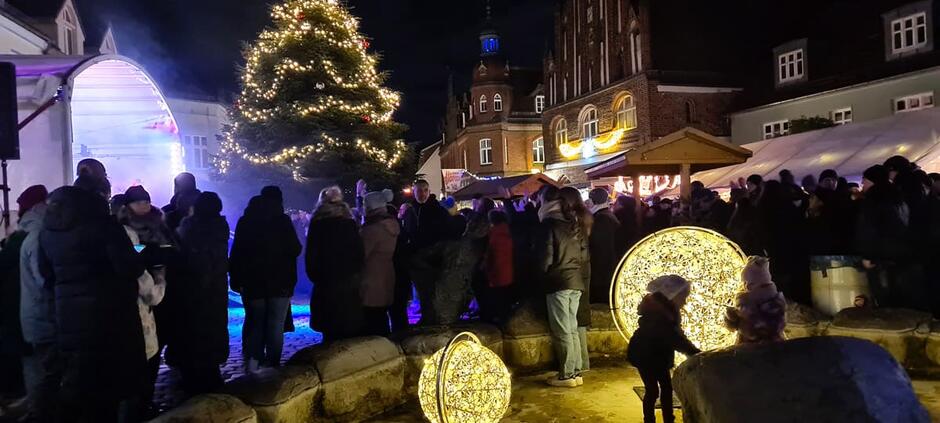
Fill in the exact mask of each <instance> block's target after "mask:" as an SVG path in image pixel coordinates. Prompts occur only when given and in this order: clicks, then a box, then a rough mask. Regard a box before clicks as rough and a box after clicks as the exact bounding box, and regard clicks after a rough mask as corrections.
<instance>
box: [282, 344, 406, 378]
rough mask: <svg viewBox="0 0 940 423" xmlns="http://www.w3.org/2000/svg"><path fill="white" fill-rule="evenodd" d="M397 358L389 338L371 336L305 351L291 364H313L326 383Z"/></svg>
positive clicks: (399, 352)
mask: <svg viewBox="0 0 940 423" xmlns="http://www.w3.org/2000/svg"><path fill="white" fill-rule="evenodd" d="M398 357H401V350H400V349H399V348H398V345H395V343H394V342H392V341H390V340H389V339H388V338H383V337H379V336H370V337H364V338H352V339H344V340H341V341H336V342H333V343H330V344H326V345H323V344H321V345H314V346H311V347H307V348H304V349H302V350H300V351H297V353H296V354H294V356H293V357H291V358H290V360H288V364H291V365H301V366H303V365H307V366H309V365H313V366H314V367H316V369H317V371H318V372H319V373H320V381H321V382H324V383H326V382H330V381H334V380H337V379H340V378H342V377H345V376H348V375H350V374H352V373H355V372H357V371H359V370H362V369H364V368H367V367H370V366H374V365H378V364H382V363H384V362H386V361H389V360H391V359H393V358H398Z"/></svg>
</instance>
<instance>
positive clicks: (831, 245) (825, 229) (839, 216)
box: [806, 188, 857, 255]
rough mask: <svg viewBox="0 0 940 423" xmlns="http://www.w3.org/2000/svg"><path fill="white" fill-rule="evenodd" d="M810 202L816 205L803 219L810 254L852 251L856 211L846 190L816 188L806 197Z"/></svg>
mask: <svg viewBox="0 0 940 423" xmlns="http://www.w3.org/2000/svg"><path fill="white" fill-rule="evenodd" d="M817 202H818V204H817ZM810 205H811V206H813V205H814V206H815V207H816V209H815V210H813V209H811V210H810V213H809V216H808V218H807V230H806V234H807V237H808V238H807V240H808V241H809V242H808V245H809V247H810V249H809V252H810V254H811V255H850V254H852V253H853V252H854V250H855V249H854V246H853V245H852V243H853V241H854V239H855V223H856V220H857V218H856V214H857V213H856V211H855V207H854V204H853V203H852V199H851V197H850V194H849V192H847V191H845V192H841V191H836V190H830V189H825V188H818V189H816V192H815V193H814V194H813V197H811V199H810Z"/></svg>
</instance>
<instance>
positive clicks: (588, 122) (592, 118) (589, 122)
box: [581, 107, 597, 139]
mask: <svg viewBox="0 0 940 423" xmlns="http://www.w3.org/2000/svg"><path fill="white" fill-rule="evenodd" d="M581 129H582V131H581V138H584V139H588V138H594V137H596V136H597V109H596V108H594V107H591V108H589V109H587V110H585V111H584V112H582V114H581Z"/></svg>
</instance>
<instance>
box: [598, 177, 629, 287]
mask: <svg viewBox="0 0 940 423" xmlns="http://www.w3.org/2000/svg"><path fill="white" fill-rule="evenodd" d="M589 197H590V199H591V203H592V204H593V206H592V208H591V212H592V213H593V214H594V228H593V229H592V230H591V238H590V252H591V287H590V290H589V291H590V293H591V298H590V300H591V303H592V304H607V303H608V302H609V301H610V283H611V279H613V276H614V271H615V270H616V267H617V264H619V263H620V258H621V257H622V256H623V253H624V251H623V247H622V246H621V245H618V242H617V241H618V238H619V237H618V233H619V232H620V221H619V220H617V217H616V216H614V213H613V212H611V211H610V207H609V203H610V194H608V193H607V190H606V189H604V188H595V189H593V190H591V193H590V194H589Z"/></svg>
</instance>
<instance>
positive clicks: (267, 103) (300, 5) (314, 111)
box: [214, 0, 407, 178]
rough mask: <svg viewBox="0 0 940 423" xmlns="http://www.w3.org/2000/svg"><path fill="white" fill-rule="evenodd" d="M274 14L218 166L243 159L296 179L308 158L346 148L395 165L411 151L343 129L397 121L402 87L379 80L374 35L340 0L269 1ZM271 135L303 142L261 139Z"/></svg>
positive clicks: (252, 52) (257, 46)
mask: <svg viewBox="0 0 940 423" xmlns="http://www.w3.org/2000/svg"><path fill="white" fill-rule="evenodd" d="M271 18H272V20H273V23H274V25H273V26H272V27H270V28H267V29H265V30H264V31H262V32H261V34H259V35H258V39H257V41H256V42H255V43H254V44H252V45H250V46H249V47H248V48H247V49H246V51H245V53H244V56H245V61H246V63H245V68H244V71H243V73H242V78H241V82H242V91H241V94H240V96H239V98H238V100H237V101H236V102H235V107H234V109H233V111H232V118H233V119H232V120H233V121H234V122H235V124H233V125H232V127H231V128H230V130H228V131H226V133H225V135H224V136H223V139H222V149H221V150H222V151H221V153H222V154H221V156H222V157H220V158H219V159H217V160H215V162H214V164H215V165H216V167H217V168H218V170H219V171H220V172H221V173H226V172H227V171H228V170H229V168H230V167H231V165H232V160H233V159H236V158H240V159H243V160H246V161H248V162H249V163H252V164H276V165H283V166H286V167H288V168H289V169H290V170H291V171H292V172H293V173H294V175H295V177H298V178H299V175H300V171H301V169H302V167H303V165H304V164H305V162H309V161H311V160H317V159H318V158H320V157H323V155H324V154H325V153H328V152H330V151H343V150H345V151H359V152H361V153H364V154H365V156H366V157H367V158H368V159H370V160H374V161H378V162H380V163H383V164H386V165H388V167H389V168H391V167H393V166H394V165H396V164H397V163H398V161H399V160H400V159H401V158H402V157H403V156H404V154H405V153H406V152H407V148H406V146H405V145H404V143H403V142H401V141H381V142H380V141H378V140H371V141H370V140H364V139H356V138H357V137H356V136H350V135H345V134H349V133H355V134H362V133H374V132H376V131H375V130H367V129H365V128H362V127H363V126H373V125H382V128H385V127H389V128H390V127H392V126H394V124H393V123H391V119H392V114H393V113H394V112H395V110H396V109H397V108H398V105H399V102H400V96H399V94H398V93H396V92H393V91H391V90H388V89H387V88H385V87H383V86H382V83H383V81H384V75H382V74H381V73H379V72H378V71H377V70H376V65H377V63H378V59H377V57H376V56H375V55H371V54H369V53H368V52H367V49H368V47H369V41H368V40H367V39H366V38H365V37H363V36H362V35H361V34H359V32H358V30H359V22H358V21H357V19H356V18H355V17H353V16H352V15H351V14H350V13H349V12H348V10H346V8H345V7H344V5H343V4H342V3H341V2H340V1H339V0H285V1H284V2H283V3H282V4H278V5H274V6H272V8H271ZM314 88H315V89H314ZM272 126H276V127H277V128H276V131H275V130H273V129H272ZM310 127H313V128H324V127H325V128H334V129H332V131H334V132H332V133H326V131H323V132H320V131H310V130H309V128H310ZM337 128H343V129H337ZM292 131H293V134H295V136H293V137H292V136H290V134H291V133H292ZM338 131H343V132H342V133H337V132H338ZM311 132H312V133H311ZM318 132H320V133H318ZM268 133H272V134H274V133H278V134H279V135H278V136H279V137H280V138H282V139H283V138H287V139H292V138H293V139H298V140H301V139H306V140H304V141H302V142H297V144H298V145H288V146H286V147H283V148H281V149H280V150H275V151H271V147H269V146H270V142H269V141H266V140H259V139H258V138H259V137H261V136H262V135H259V134H268ZM284 134H288V136H286V137H285V135H284ZM318 135H319V136H318ZM360 137H361V136H360ZM349 138H353V139H349ZM379 138H381V137H379ZM385 139H386V140H387V139H388V138H385ZM287 142H288V143H291V144H293V143H294V142H296V141H287ZM257 145H264V146H266V147H263V148H257V149H256V148H253V146H257Z"/></svg>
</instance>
